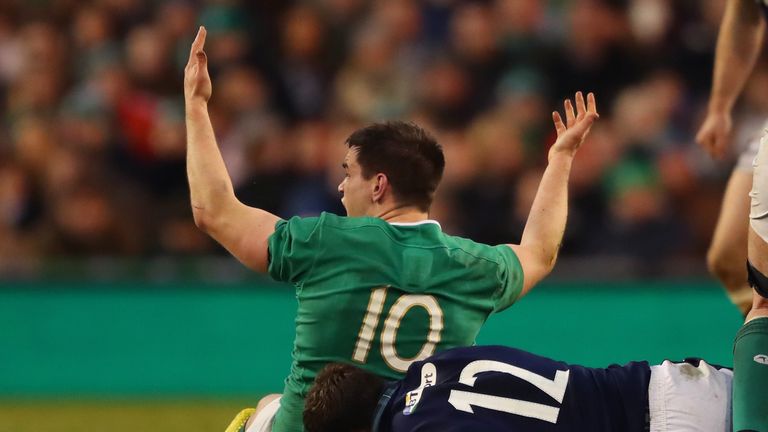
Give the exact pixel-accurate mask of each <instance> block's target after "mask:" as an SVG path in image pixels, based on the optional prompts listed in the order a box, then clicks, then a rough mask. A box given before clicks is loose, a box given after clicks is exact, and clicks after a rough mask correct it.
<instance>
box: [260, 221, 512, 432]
mask: <svg viewBox="0 0 768 432" xmlns="http://www.w3.org/2000/svg"><path fill="white" fill-rule="evenodd" d="M269 252H270V264H269V273H270V275H271V276H272V277H273V278H275V279H277V280H280V281H286V282H290V283H293V284H294V285H295V287H296V298H297V301H298V311H297V314H296V339H295V342H294V350H293V364H292V366H291V373H290V376H289V377H288V378H287V379H286V384H285V389H284V391H283V396H282V399H281V401H280V405H281V407H280V411H279V412H278V414H277V417H276V419H275V424H274V430H275V431H288V430H290V431H300V430H302V410H303V406H304V397H305V395H306V393H307V391H309V388H310V386H311V384H312V382H313V381H314V378H315V376H316V375H317V372H318V371H319V370H320V369H321V368H322V367H323V366H324V365H325V364H326V363H330V362H353V363H355V364H358V365H360V366H361V367H363V368H364V369H366V370H368V371H371V372H373V373H375V374H377V375H380V376H383V377H388V378H393V379H394V378H399V377H402V375H403V374H404V373H405V371H406V370H407V369H408V366H409V365H410V363H411V362H413V361H415V360H421V359H424V358H426V357H428V356H430V355H432V354H434V353H435V352H437V351H440V350H444V349H448V348H453V347H460V346H469V345H472V344H473V343H474V342H475V338H476V336H477V333H478V332H479V330H480V327H481V326H482V324H483V323H484V322H485V320H486V319H487V317H488V315H489V314H490V313H491V312H494V311H499V310H502V309H504V308H506V307H508V306H510V305H511V304H512V303H513V302H514V301H515V300H516V299H517V297H518V295H519V293H520V290H521V288H522V282H523V274H522V269H521V267H520V263H519V261H518V259H517V257H516V256H515V254H514V252H513V251H512V250H511V249H510V248H509V247H507V246H504V245H501V246H495V247H492V246H488V245H483V244H478V243H475V242H472V241H470V240H466V239H463V238H458V237H452V236H449V235H446V234H444V233H443V232H442V231H441V229H440V226H439V225H438V224H437V223H435V222H431V221H427V222H424V223H419V224H401V225H397V224H389V223H387V222H385V221H383V220H381V219H377V218H366V217H364V218H347V217H338V216H335V215H332V214H328V213H323V214H322V215H321V216H320V217H318V218H292V219H290V220H289V221H280V222H278V224H277V226H276V230H275V233H274V234H273V235H272V237H271V238H270V242H269Z"/></svg>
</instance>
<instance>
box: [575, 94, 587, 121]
mask: <svg viewBox="0 0 768 432" xmlns="http://www.w3.org/2000/svg"><path fill="white" fill-rule="evenodd" d="M586 113H587V106H586V105H585V104H584V95H583V94H581V92H576V120H581V119H583V118H584V115H585V114H586Z"/></svg>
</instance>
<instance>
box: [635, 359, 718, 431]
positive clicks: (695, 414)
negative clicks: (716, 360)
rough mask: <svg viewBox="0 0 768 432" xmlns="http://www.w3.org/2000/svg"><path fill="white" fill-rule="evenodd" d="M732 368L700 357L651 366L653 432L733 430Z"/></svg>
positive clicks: (649, 399) (650, 406) (649, 401)
mask: <svg viewBox="0 0 768 432" xmlns="http://www.w3.org/2000/svg"><path fill="white" fill-rule="evenodd" d="M732 380H733V371H731V370H730V369H717V368H715V367H713V366H711V365H709V364H707V363H706V362H705V361H703V360H701V361H700V362H699V366H698V367H696V366H694V365H692V364H689V363H672V362H670V361H664V363H662V364H660V365H655V366H651V381H650V383H649V384H648V408H649V411H650V415H651V432H730V431H731V381H732Z"/></svg>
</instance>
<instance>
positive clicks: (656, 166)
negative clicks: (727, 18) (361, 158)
mask: <svg viewBox="0 0 768 432" xmlns="http://www.w3.org/2000/svg"><path fill="white" fill-rule="evenodd" d="M723 6H724V1H723V0H676V1H668V0H549V1H545V0H487V1H460V0H421V1H418V0H306V1H284V0H260V1H246V0H197V1H194V0H92V1H81V0H3V1H2V2H0V101H2V103H1V104H0V116H1V117H0V261H2V262H3V263H5V264H4V267H6V269H7V268H8V266H9V265H11V266H12V265H16V264H18V263H23V262H28V261H29V260H36V259H44V258H48V257H60V256H93V255H97V256H113V255H117V256H134V257H135V256H139V257H142V256H157V255H169V254H170V255H197V254H208V253H220V250H219V249H218V247H217V246H216V245H215V244H214V243H213V242H212V241H210V240H209V239H208V238H207V237H206V236H204V235H203V234H202V233H201V232H199V231H198V230H197V229H196V227H195V226H194V223H193V221H192V218H191V212H190V209H189V198H188V190H187V185H186V176H185V160H184V158H185V130H184V103H183V93H182V79H183V76H182V74H183V68H184V64H185V63H186V60H187V56H188V53H189V44H190V43H191V40H192V38H193V37H194V34H195V32H196V29H197V26H198V25H200V24H203V25H205V26H206V27H207V28H208V31H209V38H208V43H207V47H206V51H207V54H208V57H209V64H210V68H211V74H212V77H213V81H214V96H213V99H212V100H211V104H210V112H211V116H212V120H213V123H214V128H215V130H216V132H217V138H218V141H219V144H220V146H221V150H222V152H223V155H224V158H225V161H226V163H227V166H228V168H229V170H230V173H231V175H232V179H233V181H234V183H235V187H236V190H237V194H238V196H239V197H240V198H241V199H242V200H243V201H244V202H245V203H247V204H249V205H254V206H259V207H262V208H265V209H267V210H269V211H272V212H274V213H276V214H278V215H280V216H282V217H288V216H291V215H313V214H317V213H319V212H320V211H331V212H336V213H340V214H343V208H342V207H341V205H340V202H339V194H338V192H337V191H336V186H337V184H338V182H339V181H340V180H341V178H342V176H343V171H342V169H341V166H340V163H341V159H342V157H343V154H344V152H345V150H346V148H345V145H344V140H345V139H346V137H347V136H348V135H349V133H350V132H351V131H353V130H354V129H356V128H357V127H360V126H362V125H365V124H367V123H370V122H373V121H380V120H386V119H410V120H413V121H415V122H416V123H418V124H419V125H421V126H423V127H425V128H427V129H428V130H430V131H431V132H433V133H434V135H435V136H436V137H437V138H438V140H439V142H440V143H441V144H442V145H443V146H444V150H445V153H446V158H447V167H446V173H445V178H444V181H443V184H442V186H441V188H440V190H439V192H438V197H437V200H436V202H435V205H434V209H433V217H434V218H435V219H437V220H439V221H440V222H441V223H442V225H443V229H444V230H445V231H446V232H449V233H452V234H458V235H464V236H469V237H471V238H473V239H475V240H477V241H482V242H488V243H500V242H513V241H516V240H518V239H519V237H520V235H521V233H522V228H523V226H524V223H525V220H526V217H527V213H528V210H529V208H530V205H531V202H532V200H533V196H534V194H535V191H536V188H537V186H538V180H539V178H540V176H541V173H542V170H543V168H544V166H545V164H546V154H547V148H548V146H549V145H550V144H551V143H552V142H553V140H554V129H553V127H552V123H551V112H552V111H553V110H554V109H560V108H561V107H562V105H561V103H562V102H561V101H562V98H564V97H567V96H572V94H573V92H574V91H576V90H586V91H593V92H595V93H596V95H597V98H598V108H599V110H600V112H601V119H600V121H599V123H598V124H597V125H596V126H595V127H594V128H593V131H592V135H591V139H590V140H589V141H588V143H587V144H586V145H585V146H584V147H583V148H582V150H581V151H580V153H579V154H578V156H577V161H576V163H575V164H574V169H573V173H572V183H571V194H572V201H571V203H572V204H571V208H570V217H569V223H568V229H567V232H566V240H565V245H564V249H563V254H564V255H579V256H583V255H590V254H601V255H606V254H612V255H616V254H619V255H627V256H631V257H636V258H638V259H641V260H660V259H666V258H674V257H678V256H689V257H691V256H701V257H702V261H703V255H704V251H705V250H706V246H707V244H708V241H709V238H710V236H711V231H712V228H713V226H714V222H715V220H716V217H717V212H718V208H719V203H720V198H721V195H722V190H723V187H724V183H725V179H726V178H727V175H728V172H729V170H730V168H731V165H732V161H728V160H726V161H720V162H713V161H710V160H709V158H708V157H707V156H705V154H704V153H703V152H702V151H701V150H700V149H699V148H698V147H697V146H696V145H695V143H694V142H693V136H694V134H695V131H696V129H697V127H698V126H699V124H700V122H701V120H702V118H703V114H704V110H705V109H706V102H707V97H708V93H709V85H710V81H711V70H712V61H713V52H714V45H715V40H716V37H717V31H718V26H719V23H720V17H721V15H722V11H723ZM764 94H768V73H766V68H765V67H763V66H762V65H761V66H759V67H758V71H757V72H756V73H755V75H754V76H753V78H752V79H751V80H750V82H749V84H748V88H747V90H746V92H745V97H744V98H743V101H742V102H741V104H740V106H739V111H738V116H737V120H738V125H739V126H738V127H737V129H738V133H737V136H736V138H735V141H734V142H735V143H736V144H737V146H738V145H743V144H742V143H744V142H746V141H747V140H748V139H750V138H751V137H753V136H755V135H756V134H758V133H759V132H760V129H761V120H762V119H763V117H766V116H768V98H760V97H759V95H764ZM734 154H735V151H734ZM14 263H15V264H14Z"/></svg>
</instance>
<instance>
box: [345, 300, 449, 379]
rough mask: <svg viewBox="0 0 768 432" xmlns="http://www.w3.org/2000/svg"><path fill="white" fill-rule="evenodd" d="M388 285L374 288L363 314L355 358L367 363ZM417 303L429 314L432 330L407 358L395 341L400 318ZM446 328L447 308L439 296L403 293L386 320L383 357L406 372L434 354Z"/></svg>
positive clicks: (382, 348) (382, 340) (394, 367)
mask: <svg viewBox="0 0 768 432" xmlns="http://www.w3.org/2000/svg"><path fill="white" fill-rule="evenodd" d="M387 288H388V287H381V288H376V289H374V290H373V291H371V297H370V298H369V299H368V307H367V308H366V311H365V317H364V318H363V323H362V325H361V326H360V332H359V333H358V336H357V342H356V343H355V352H354V354H353V355H352V359H353V360H355V361H357V362H360V363H365V362H366V361H367V360H368V353H369V351H370V350H371V345H372V344H373V339H374V335H375V333H376V329H377V327H378V326H379V318H380V317H381V314H382V311H383V309H384V301H385V300H386V298H387ZM414 307H421V308H423V309H424V310H426V311H427V313H428V314H429V333H428V334H427V335H426V341H425V342H424V345H422V347H421V350H419V352H418V353H417V354H416V356H414V357H412V358H403V357H400V355H398V353H397V349H396V348H395V341H396V339H397V332H398V330H399V328H400V322H401V321H402V319H403V317H405V315H406V314H407V313H408V311H409V310H411V309H412V308H414ZM442 331H443V310H442V309H441V308H440V305H439V304H438V303H437V299H435V298H434V297H433V296H430V295H420V294H418V295H417V294H403V295H401V296H400V297H398V298H397V300H395V303H394V304H393V305H392V307H391V308H390V309H389V313H388V314H387V318H386V320H385V321H384V328H383V329H382V331H381V358H382V359H384V362H385V363H386V364H387V366H389V368H390V369H392V370H395V371H398V372H405V371H406V370H408V366H410V364H411V363H413V362H414V361H418V360H423V359H425V358H427V357H429V356H431V355H432V354H434V352H435V348H436V347H437V344H438V343H439V342H440V335H441V333H442Z"/></svg>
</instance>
